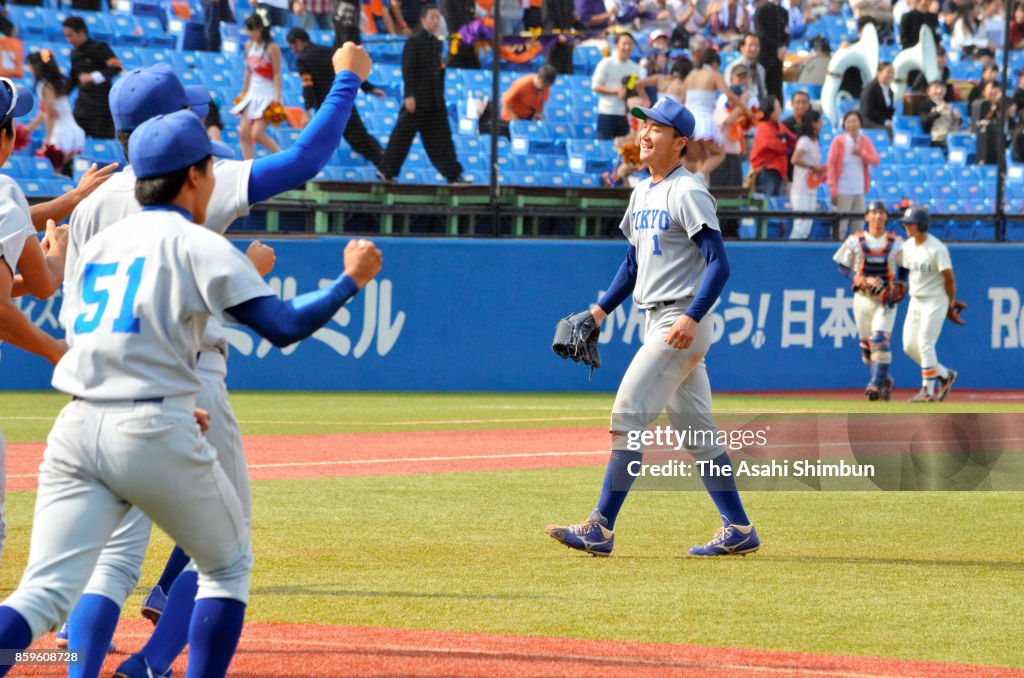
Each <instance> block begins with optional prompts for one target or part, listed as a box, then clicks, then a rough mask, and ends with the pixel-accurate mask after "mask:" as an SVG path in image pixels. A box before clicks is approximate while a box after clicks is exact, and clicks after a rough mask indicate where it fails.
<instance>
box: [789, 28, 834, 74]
mask: <svg viewBox="0 0 1024 678" xmlns="http://www.w3.org/2000/svg"><path fill="white" fill-rule="evenodd" d="M831 59H832V48H831V47H830V46H829V44H828V38H826V37H825V36H824V35H818V36H815V38H814V39H813V40H812V41H811V55H810V56H809V57H807V58H806V59H804V61H803V63H801V64H800V71H799V73H798V75H797V77H796V81H797V82H798V83H800V84H801V85H824V84H825V79H826V78H827V77H828V62H829V61H831Z"/></svg>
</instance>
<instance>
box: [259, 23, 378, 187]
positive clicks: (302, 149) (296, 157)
mask: <svg viewBox="0 0 1024 678" xmlns="http://www.w3.org/2000/svg"><path fill="white" fill-rule="evenodd" d="M333 61H334V70H335V72H336V73H337V75H336V76H335V78H334V82H333V83H332V84H331V89H330V91H329V92H328V93H327V96H326V97H324V101H323V103H322V104H321V105H320V109H319V110H318V111H317V112H316V115H314V116H313V119H312V120H311V121H310V122H309V124H308V125H306V127H305V129H303V130H302V133H301V134H300V135H299V138H298V139H296V140H295V143H294V144H293V145H292V146H291V148H288V149H285V150H283V151H281V152H279V153H274V154H273V155H268V156H265V157H263V158H259V159H257V160H255V161H254V162H253V165H252V172H251V173H250V174H249V204H250V205H255V204H256V203H258V202H263V201H264V200H267V199H269V198H271V197H273V196H275V195H277V194H278V193H281V192H282V191H288V190H291V189H293V188H297V187H299V186H301V185H303V184H304V183H306V182H307V181H309V180H310V179H312V178H313V177H315V176H316V175H317V174H319V173H320V170H322V169H323V168H324V167H325V166H326V165H327V163H328V161H330V159H331V155H332V154H333V153H334V151H336V150H337V149H338V144H340V143H341V137H342V135H343V134H344V133H345V127H346V126H347V125H348V118H349V115H351V113H352V105H353V102H354V101H355V98H356V93H357V91H358V89H359V85H360V83H362V81H363V80H365V79H366V77H367V76H368V75H369V74H370V68H371V67H372V66H373V60H372V59H370V55H369V54H367V53H366V51H365V50H364V49H363V48H362V47H359V46H357V45H355V44H353V43H351V42H346V43H345V44H344V45H343V46H342V47H341V49H339V50H337V51H336V52H335V53H334V59H333Z"/></svg>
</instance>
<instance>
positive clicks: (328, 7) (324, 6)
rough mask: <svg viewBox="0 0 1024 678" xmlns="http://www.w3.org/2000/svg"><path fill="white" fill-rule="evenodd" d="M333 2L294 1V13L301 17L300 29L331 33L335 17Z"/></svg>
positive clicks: (330, 0)
mask: <svg viewBox="0 0 1024 678" xmlns="http://www.w3.org/2000/svg"><path fill="white" fill-rule="evenodd" d="M333 9H334V8H333V7H332V0H294V2H292V13H293V14H295V15H296V16H298V17H300V19H299V27H301V28H302V29H304V30H307V31H311V30H313V29H314V28H319V29H320V30H324V31H329V30H331V29H332V28H333V27H334V26H333V25H332V24H333V22H332V15H333V13H334V12H333Z"/></svg>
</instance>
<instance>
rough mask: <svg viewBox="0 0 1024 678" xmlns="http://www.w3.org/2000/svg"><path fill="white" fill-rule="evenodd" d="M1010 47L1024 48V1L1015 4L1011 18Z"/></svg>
mask: <svg viewBox="0 0 1024 678" xmlns="http://www.w3.org/2000/svg"><path fill="white" fill-rule="evenodd" d="M1010 49H1024V2H1018V3H1015V4H1014V5H1013V18H1012V19H1010Z"/></svg>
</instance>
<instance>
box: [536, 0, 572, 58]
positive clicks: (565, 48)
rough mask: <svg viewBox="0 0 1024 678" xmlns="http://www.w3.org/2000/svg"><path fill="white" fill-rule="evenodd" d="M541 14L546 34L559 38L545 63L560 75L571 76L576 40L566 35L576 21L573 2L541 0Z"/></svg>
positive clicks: (568, 0)
mask: <svg viewBox="0 0 1024 678" xmlns="http://www.w3.org/2000/svg"><path fill="white" fill-rule="evenodd" d="M540 14H541V21H542V23H543V28H544V32H545V33H557V34H558V36H559V37H558V38H557V40H556V41H555V43H554V44H553V45H551V49H550V50H548V54H547V57H545V59H544V63H546V64H550V65H551V66H554V68H555V70H556V71H558V73H559V74H560V75H571V74H572V73H573V65H572V53H573V50H574V48H575V40H574V39H573V38H572V37H571V36H569V35H565V34H566V33H568V32H569V31H570V29H572V27H573V21H574V19H575V17H574V9H573V0H541V5H540Z"/></svg>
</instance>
